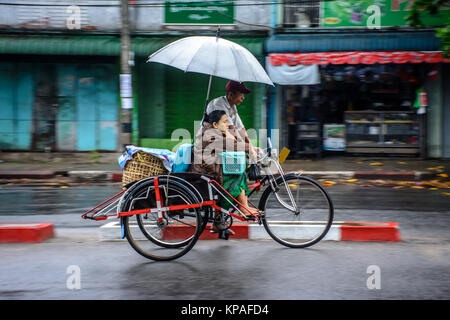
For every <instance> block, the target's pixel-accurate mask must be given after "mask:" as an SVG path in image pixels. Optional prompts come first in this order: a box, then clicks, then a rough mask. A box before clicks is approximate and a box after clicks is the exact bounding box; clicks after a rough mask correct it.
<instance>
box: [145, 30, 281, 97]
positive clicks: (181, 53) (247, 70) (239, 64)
mask: <svg viewBox="0 0 450 320" xmlns="http://www.w3.org/2000/svg"><path fill="white" fill-rule="evenodd" d="M147 62H159V63H162V64H166V65H169V66H172V67H175V68H178V69H180V70H183V71H184V72H198V73H204V74H208V75H210V78H209V85H208V93H207V96H206V102H208V99H209V92H210V88H211V78H212V76H217V77H221V78H225V79H229V80H234V81H238V82H245V81H249V82H260V83H265V84H269V85H272V86H273V83H272V81H271V80H270V78H269V76H268V75H267V73H266V71H265V70H264V68H263V67H262V66H261V64H260V63H259V61H258V60H257V59H256V58H255V56H253V54H251V53H250V51H248V50H247V49H245V48H244V47H242V46H240V45H238V44H237V43H234V42H232V41H229V40H225V39H222V38H220V37H219V32H218V35H217V37H211V36H209V37H208V36H193V37H186V38H183V39H180V40H177V41H174V42H172V43H170V44H168V45H166V46H165V47H163V48H161V49H159V50H158V51H156V52H155V53H153V54H152V55H150V56H149V57H148V59H147Z"/></svg>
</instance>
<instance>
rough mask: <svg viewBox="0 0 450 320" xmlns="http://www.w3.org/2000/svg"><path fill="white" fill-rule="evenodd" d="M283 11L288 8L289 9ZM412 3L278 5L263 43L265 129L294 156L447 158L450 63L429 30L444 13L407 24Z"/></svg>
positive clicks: (441, 20)
mask: <svg viewBox="0 0 450 320" xmlns="http://www.w3.org/2000/svg"><path fill="white" fill-rule="evenodd" d="M290 2H291V3H292V4H291V5H289V3H290ZM412 2H413V1H396V0H386V1H375V0H374V1H326V2H325V1H322V2H319V1H310V2H309V4H308V3H306V4H302V5H298V4H296V3H295V1H285V2H284V3H285V6H284V7H283V10H279V12H281V14H279V15H278V16H277V30H276V32H275V33H274V34H272V35H271V36H270V37H269V38H268V40H267V41H266V44H265V52H266V54H267V62H266V67H267V68H268V71H269V76H271V78H272V80H273V81H274V82H276V83H277V86H276V88H274V89H272V91H271V95H270V105H269V106H268V113H269V114H270V119H271V120H270V121H268V127H269V128H278V129H280V133H279V135H280V143H281V144H282V145H287V146H289V148H290V149H291V150H293V151H294V153H295V154H296V155H297V156H303V155H305V154H315V155H319V156H320V155H323V154H324V151H325V154H329V153H336V152H341V153H342V152H346V153H356V154H378V155H379V154H394V155H408V156H422V157H435V158H440V157H444V158H448V157H450V146H449V144H448V140H449V137H450V135H449V132H448V129H447V127H448V126H446V125H445V123H448V121H449V120H450V118H449V117H448V114H449V110H450V105H449V104H448V101H449V99H448V95H449V93H448V90H446V88H447V87H448V85H449V84H448V81H449V80H448V70H449V69H448V68H449V64H448V63H449V62H450V60H448V59H445V58H444V56H443V55H442V52H441V45H440V39H439V38H438V37H436V30H435V28H436V27H439V26H446V25H447V24H448V21H449V16H450V10H449V9H450V6H449V5H448V4H446V5H443V6H442V7H441V8H439V10H438V13H437V14H436V15H429V14H426V13H424V12H422V13H421V19H422V22H423V23H424V25H426V26H427V27H426V28H424V29H414V28H411V27H409V26H408V25H407V23H406V20H405V17H406V16H407V14H408V12H409V10H410V8H411V5H412Z"/></svg>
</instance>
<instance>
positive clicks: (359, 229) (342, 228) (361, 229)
mask: <svg viewBox="0 0 450 320" xmlns="http://www.w3.org/2000/svg"><path fill="white" fill-rule="evenodd" d="M131 227H132V228H138V226H137V225H136V226H134V225H133V226H131ZM317 227H320V225H319V224H318V223H306V222H305V223H303V224H301V225H300V224H292V223H280V224H279V225H278V226H276V231H275V232H277V233H279V232H282V233H283V234H284V235H286V236H289V237H292V238H294V239H295V238H296V237H298V236H299V235H302V234H305V233H312V232H314V229H315V228H317ZM185 229H186V226H184V225H178V226H173V228H172V230H170V232H168V233H167V234H166V237H167V238H168V239H170V238H173V239H176V238H179V237H180V236H182V235H183V234H184V231H185ZM231 229H232V230H233V231H234V232H235V233H236V234H235V235H234V236H232V237H230V239H251V240H267V239H272V238H271V237H270V235H269V234H268V233H267V231H266V230H265V229H264V226H262V225H261V226H260V225H258V224H247V223H233V226H232V227H231ZM136 234H139V233H136ZM98 235H99V239H100V240H101V241H111V240H122V238H121V228H120V222H118V221H115V222H110V223H107V224H105V225H103V226H101V227H100V228H99V233H98ZM144 239H145V238H144V236H142V240H144ZM199 239H200V240H212V239H217V234H212V233H211V232H209V231H207V230H206V231H205V232H203V233H202V235H201V236H200V238H199ZM322 240H332V241H377V242H398V241H401V238H400V231H399V226H398V223H396V222H363V221H335V222H333V225H332V226H331V228H330V230H329V231H328V233H327V234H326V236H325V237H324V238H323V239H322Z"/></svg>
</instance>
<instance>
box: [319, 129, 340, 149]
mask: <svg viewBox="0 0 450 320" xmlns="http://www.w3.org/2000/svg"><path fill="white" fill-rule="evenodd" d="M323 150H328V151H345V124H324V125H323Z"/></svg>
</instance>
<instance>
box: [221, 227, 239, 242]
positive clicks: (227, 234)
mask: <svg viewBox="0 0 450 320" xmlns="http://www.w3.org/2000/svg"><path fill="white" fill-rule="evenodd" d="M234 235H235V232H234V231H233V230H231V229H225V230H220V231H219V239H224V240H228V238H229V237H230V236H234Z"/></svg>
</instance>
